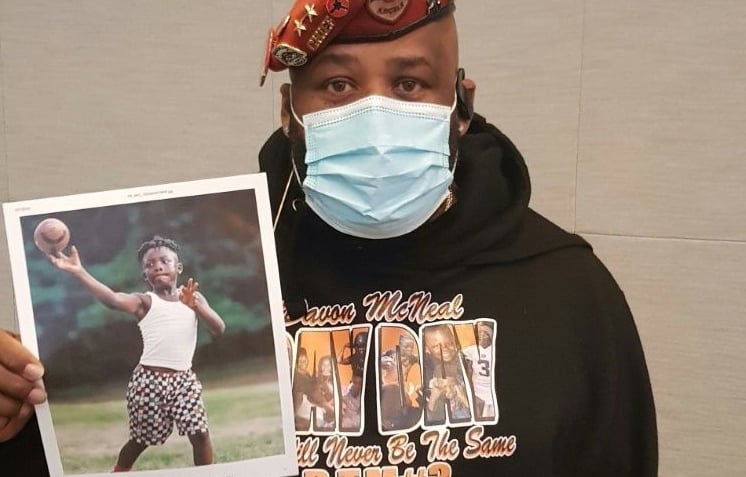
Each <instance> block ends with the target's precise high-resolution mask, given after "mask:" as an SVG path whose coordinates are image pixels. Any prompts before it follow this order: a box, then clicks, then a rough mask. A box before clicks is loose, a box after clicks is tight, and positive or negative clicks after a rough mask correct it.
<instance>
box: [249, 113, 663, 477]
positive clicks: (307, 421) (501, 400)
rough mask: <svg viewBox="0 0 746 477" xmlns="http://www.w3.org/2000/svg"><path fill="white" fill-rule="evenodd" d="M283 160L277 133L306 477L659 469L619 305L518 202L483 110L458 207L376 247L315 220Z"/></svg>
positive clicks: (603, 273)
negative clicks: (325, 377) (363, 470)
mask: <svg viewBox="0 0 746 477" xmlns="http://www.w3.org/2000/svg"><path fill="white" fill-rule="evenodd" d="M289 151H290V145H289V143H288V141H287V139H286V138H285V137H284V136H283V135H282V133H281V132H280V131H277V132H276V133H275V134H274V135H273V136H272V137H271V138H270V139H269V141H268V142H267V143H266V144H265V146H264V148H263V149H262V151H261V153H260V166H261V168H262V170H263V171H265V172H267V176H268V181H269V186H270V187H269V188H270V195H271V202H272V206H273V212H274V213H275V214H277V211H278V209H279V208H280V206H281V205H282V211H281V213H280V217H279V222H278V225H277V229H276V240H277V248H278V255H279V259H280V274H281V281H282V286H283V295H284V297H285V305H286V310H287V315H286V329H287V331H288V338H289V339H290V341H291V342H292V343H293V350H294V356H295V366H294V368H295V370H294V401H295V403H296V431H297V433H298V446H299V449H298V456H299V465H300V467H301V469H302V472H303V475H306V476H314V477H316V476H332V475H338V476H361V475H365V476H372V475H376V476H379V475H380V476H391V477H394V476H405V475H406V476H412V477H414V476H418V477H419V476H422V477H425V476H441V477H443V476H455V477H464V476H477V475H480V476H481V475H485V476H487V475H515V476H524V477H525V476H573V477H578V476H630V477H632V476H634V477H641V476H643V477H644V476H653V475H656V472H657V440H656V423H655V410H654V405H653V399H652V394H651V389H650V383H649V377H648V373H647V369H646V365H645V360H644V356H643V352H642V349H641V345H640V341H639V337H638V334H637V330H636V328H635V325H634V322H633V320H632V317H631V315H630V312H629V309H628V307H627V304H626V302H625V299H624V296H623V294H622V292H621V291H620V290H619V288H618V286H617V284H616V283H615V282H614V280H613V278H612V277H611V276H610V275H609V273H608V271H607V270H606V269H605V267H604V266H603V265H602V264H601V263H600V262H599V260H598V259H597V258H596V257H595V255H594V254H593V252H592V250H591V248H590V246H589V245H588V244H587V243H586V242H585V241H584V240H583V239H581V238H580V237H578V236H577V235H573V234H568V233H567V232H565V231H563V230H561V229H560V228H558V227H557V226H555V225H553V224H552V223H550V222H549V221H548V220H546V219H545V218H543V217H541V216H540V215H539V214H537V213H536V212H534V211H532V210H531V209H530V208H529V207H528V202H529V196H530V184H529V178H528V172H527V169H526V165H525V163H524V161H523V159H522V157H521V155H520V153H519V152H518V151H517V149H516V148H515V146H514V145H513V144H512V143H511V142H510V140H509V139H508V138H507V137H505V136H504V135H503V134H502V133H501V132H500V131H498V130H497V129H496V128H495V127H493V126H492V125H490V124H488V123H487V122H486V121H485V120H484V119H483V118H481V117H479V116H476V117H475V119H474V121H473V122H472V125H471V127H470V130H469V132H468V134H467V135H465V136H464V137H463V138H462V139H461V141H460V143H459V151H460V159H459V163H458V166H457V168H456V172H455V183H456V185H457V187H458V193H457V199H458V200H457V202H456V204H455V205H454V206H453V207H452V208H451V209H450V210H448V211H447V212H446V213H445V214H443V215H442V216H441V217H439V218H437V219H435V220H433V221H430V222H428V223H426V224H425V225H423V226H421V227H420V228H418V229H417V230H415V231H414V232H412V233H410V234H407V235H405V236H402V237H398V238H393V239H385V240H367V239H360V238H355V237H351V236H348V235H344V234H341V233H339V232H337V231H336V230H334V229H332V228H331V227H329V226H328V225H326V224H325V223H324V222H323V221H321V220H320V219H319V218H318V217H317V216H316V215H315V214H314V213H313V212H311V211H310V209H308V207H307V206H305V204H304V203H303V193H302V191H301V189H300V187H299V186H298V184H297V182H296V181H295V179H294V178H293V177H292V175H291V164H290V159H289V157H290V153H289ZM289 180H290V183H289V189H288V192H287V194H286V197H285V200H284V201H283V200H282V199H283V195H285V194H284V192H285V190H286V186H287V185H288V181H289ZM480 329H481V330H486V334H485V336H486V337H485V338H484V340H483V341H482V342H481V343H480V345H477V343H478V342H480V334H479V331H480ZM298 363H300V364H298ZM328 364H331V366H328ZM300 368H304V370H301V371H299V369H300ZM329 368H331V370H330V369H329ZM330 372H331V376H327V379H326V380H324V379H322V376H326V375H329V374H330ZM351 389H352V390H353V392H352V393H350V394H348V393H349V391H350V390H351ZM357 390H361V392H362V394H361V395H362V398H359V397H357ZM360 416H362V417H360ZM310 469H315V470H313V471H311V470H310ZM361 469H368V470H366V472H365V473H362V470H361ZM335 472H338V473H336V474H335Z"/></svg>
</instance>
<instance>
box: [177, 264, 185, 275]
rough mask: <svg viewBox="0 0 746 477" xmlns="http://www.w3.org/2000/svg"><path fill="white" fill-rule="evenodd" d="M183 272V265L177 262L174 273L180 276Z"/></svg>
mask: <svg viewBox="0 0 746 477" xmlns="http://www.w3.org/2000/svg"><path fill="white" fill-rule="evenodd" d="M183 271H184V264H183V263H181V262H179V263H178V264H177V265H176V273H178V274H181V272H183Z"/></svg>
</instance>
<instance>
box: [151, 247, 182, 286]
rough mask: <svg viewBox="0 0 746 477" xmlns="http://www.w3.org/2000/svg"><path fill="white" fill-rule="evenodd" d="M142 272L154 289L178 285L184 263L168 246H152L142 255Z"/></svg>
mask: <svg viewBox="0 0 746 477" xmlns="http://www.w3.org/2000/svg"><path fill="white" fill-rule="evenodd" d="M141 265H142V273H143V277H144V278H145V281H146V282H148V284H149V285H150V286H151V288H152V289H153V290H162V289H170V288H173V287H175V286H176V282H177V280H178V276H179V273H180V272H181V269H182V265H181V263H180V262H179V257H178V256H177V255H176V252H174V251H173V250H171V249H170V248H168V247H155V248H151V249H150V250H148V251H147V252H145V255H143V257H142V263H141Z"/></svg>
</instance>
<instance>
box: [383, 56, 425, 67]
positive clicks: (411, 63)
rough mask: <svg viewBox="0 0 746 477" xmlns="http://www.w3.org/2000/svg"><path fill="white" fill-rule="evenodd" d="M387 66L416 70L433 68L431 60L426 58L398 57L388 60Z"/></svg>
mask: <svg viewBox="0 0 746 477" xmlns="http://www.w3.org/2000/svg"><path fill="white" fill-rule="evenodd" d="M386 64H387V65H388V66H392V67H395V68H399V69H408V68H415V67H418V66H426V67H428V68H432V67H433V65H432V63H431V62H430V60H428V59H427V58H425V57H424V56H398V57H395V58H390V59H388V60H386Z"/></svg>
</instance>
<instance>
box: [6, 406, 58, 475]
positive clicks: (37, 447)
mask: <svg viewBox="0 0 746 477" xmlns="http://www.w3.org/2000/svg"><path fill="white" fill-rule="evenodd" d="M0 475H2V476H3V477H46V476H48V475H49V471H48V470H47V464H46V459H45V457H44V448H43V447H42V444H41V435H40V434H39V425H38V423H37V421H36V416H34V417H33V418H32V419H31V420H30V421H29V422H28V424H26V427H24V428H23V430H21V432H20V433H19V434H18V435H17V436H16V437H14V438H13V439H11V440H9V441H7V442H2V443H0Z"/></svg>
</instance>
